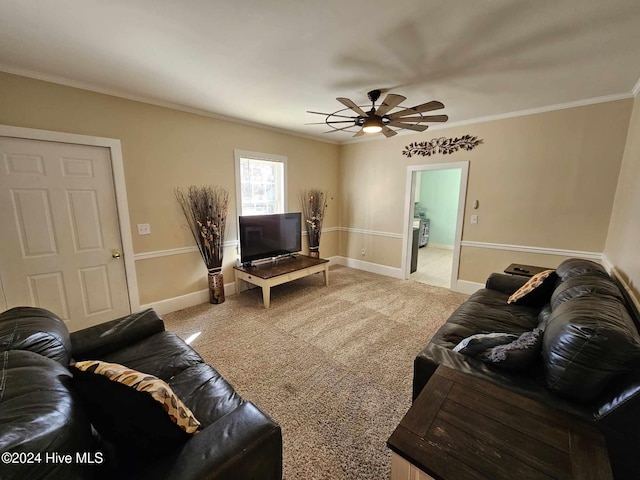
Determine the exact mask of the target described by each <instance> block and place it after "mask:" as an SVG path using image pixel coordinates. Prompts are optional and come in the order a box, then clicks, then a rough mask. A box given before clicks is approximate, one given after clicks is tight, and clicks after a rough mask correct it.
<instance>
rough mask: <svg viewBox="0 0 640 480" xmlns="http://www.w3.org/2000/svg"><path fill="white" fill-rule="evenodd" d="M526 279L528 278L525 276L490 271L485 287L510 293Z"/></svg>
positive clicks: (525, 281)
mask: <svg viewBox="0 0 640 480" xmlns="http://www.w3.org/2000/svg"><path fill="white" fill-rule="evenodd" d="M527 280H529V278H527V277H519V276H516V275H507V274H504V273H492V274H491V275H489V278H487V283H486V284H485V287H486V288H488V289H490V290H497V291H498V292H502V293H506V294H507V295H511V294H512V293H514V292H515V291H516V290H518V289H519V288H520V287H521V286H523V285H524V284H525V283H527Z"/></svg>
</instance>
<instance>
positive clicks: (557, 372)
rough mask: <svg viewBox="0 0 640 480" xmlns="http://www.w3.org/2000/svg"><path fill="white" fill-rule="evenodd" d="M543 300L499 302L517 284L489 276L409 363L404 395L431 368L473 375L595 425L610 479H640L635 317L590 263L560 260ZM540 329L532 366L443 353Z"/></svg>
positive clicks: (639, 337) (639, 348) (639, 356)
mask: <svg viewBox="0 0 640 480" xmlns="http://www.w3.org/2000/svg"><path fill="white" fill-rule="evenodd" d="M556 273H557V275H558V277H557V280H556V281H555V285H552V286H553V287H554V289H553V293H552V294H551V296H550V298H549V299H548V303H546V304H543V305H539V306H523V305H517V304H510V305H508V304H507V299H508V297H509V295H511V294H512V293H513V292H515V291H516V290H517V289H518V288H519V287H521V286H522V285H523V284H524V283H525V282H526V281H527V279H526V278H522V277H515V276H509V275H504V274H496V273H494V274H492V275H491V276H490V277H489V278H488V279H487V282H486V288H484V289H481V290H479V291H478V292H476V293H474V294H473V295H471V296H470V298H469V299H468V300H467V301H466V302H465V303H463V304H462V305H461V306H460V307H459V308H458V309H457V310H456V311H455V312H454V313H453V314H452V315H451V317H450V318H449V319H448V320H447V322H446V323H445V324H444V325H443V326H442V327H441V328H440V329H439V330H438V332H436V334H435V335H434V337H433V338H432V339H431V341H430V342H429V344H428V345H427V346H426V347H425V348H424V349H423V350H422V351H421V352H420V353H419V354H418V356H417V357H416V359H415V361H414V377H413V398H414V400H415V398H416V397H417V395H418V394H419V393H420V391H422V388H423V387H424V386H425V384H426V383H427V382H428V380H429V378H430V377H431V375H432V374H433V373H434V372H435V370H436V368H437V367H438V365H446V366H448V367H451V368H454V369H457V370H459V371H462V372H466V373H469V374H472V375H476V376H479V377H482V378H484V379H486V380H488V381H491V382H494V383H498V384H499V385H502V386H504V387H505V388H508V389H510V390H513V391H516V392H519V393H521V394H523V395H526V396H528V397H531V398H534V399H536V400H539V401H541V402H544V403H546V404H549V405H551V406H553V407H554V408H557V409H559V410H561V411H564V412H567V413H570V414H574V415H578V416H579V417H582V418H585V419H588V420H590V421H594V422H597V424H598V425H599V426H600V427H601V429H602V430H603V432H604V434H605V436H606V439H607V446H608V450H609V458H610V460H611V464H612V469H613V472H614V476H615V478H616V479H618V480H626V479H629V480H631V479H638V478H640V334H639V333H638V329H639V320H638V312H637V310H636V309H635V308H634V306H633V304H632V302H630V301H629V299H628V298H627V296H626V295H625V293H624V292H623V289H622V288H620V286H619V285H618V283H617V282H616V281H615V280H614V279H612V278H611V277H610V276H609V275H608V274H607V272H606V270H605V269H604V268H603V267H601V266H600V265H598V264H596V263H594V262H591V261H588V260H580V259H570V260H567V261H565V262H563V263H562V264H560V265H559V266H558V268H557V269H556ZM534 328H541V329H543V330H544V334H543V341H542V346H541V350H540V352H539V353H538V354H537V358H536V360H535V361H534V362H533V364H532V365H530V366H528V367H527V368H525V369H522V370H517V371H513V370H506V369H501V368H498V367H496V366H495V365H491V364H489V363H486V362H484V361H482V360H480V359H478V358H476V357H472V356H468V355H463V354H461V353H457V352H454V351H453V348H454V347H455V346H456V345H457V344H458V343H459V342H460V341H462V340H463V339H465V338H468V337H469V336H471V335H474V334H481V333H482V334H483V333H496V332H501V333H509V334H515V335H521V334H523V333H524V332H527V331H531V330H532V329H534Z"/></svg>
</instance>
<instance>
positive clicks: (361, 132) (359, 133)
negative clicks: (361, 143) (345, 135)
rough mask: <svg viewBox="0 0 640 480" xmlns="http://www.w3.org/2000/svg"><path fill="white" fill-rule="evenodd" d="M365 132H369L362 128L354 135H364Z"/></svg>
mask: <svg viewBox="0 0 640 480" xmlns="http://www.w3.org/2000/svg"><path fill="white" fill-rule="evenodd" d="M365 133H367V132H365V131H364V130H362V129H361V130H360V131H359V132H358V133H356V134H355V135H354V137H361V136H362V135H364V134H365Z"/></svg>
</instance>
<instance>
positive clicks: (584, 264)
mask: <svg viewBox="0 0 640 480" xmlns="http://www.w3.org/2000/svg"><path fill="white" fill-rule="evenodd" d="M556 274H557V275H558V277H559V278H560V281H562V282H564V281H565V280H567V279H568V278H572V277H576V276H578V275H585V274H587V275H598V276H601V277H605V278H609V274H608V273H607V271H606V270H605V269H604V267H603V266H602V265H598V264H597V263H595V262H592V261H591V260H584V259H581V258H569V259H568V260H565V261H564V262H562V263H561V264H560V265H558V268H556Z"/></svg>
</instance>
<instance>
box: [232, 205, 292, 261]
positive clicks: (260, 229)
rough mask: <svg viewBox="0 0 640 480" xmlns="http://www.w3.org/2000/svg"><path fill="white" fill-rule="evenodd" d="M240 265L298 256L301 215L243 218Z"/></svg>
mask: <svg viewBox="0 0 640 480" xmlns="http://www.w3.org/2000/svg"><path fill="white" fill-rule="evenodd" d="M238 220H239V227H240V262H242V263H243V264H245V263H250V262H253V261H254V260H261V259H264V258H273V257H278V256H281V255H288V254H292V253H296V252H299V251H300V250H302V247H301V235H302V214H301V213H300V212H297V213H273V214H270V215H247V216H240V218H239V219H238Z"/></svg>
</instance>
